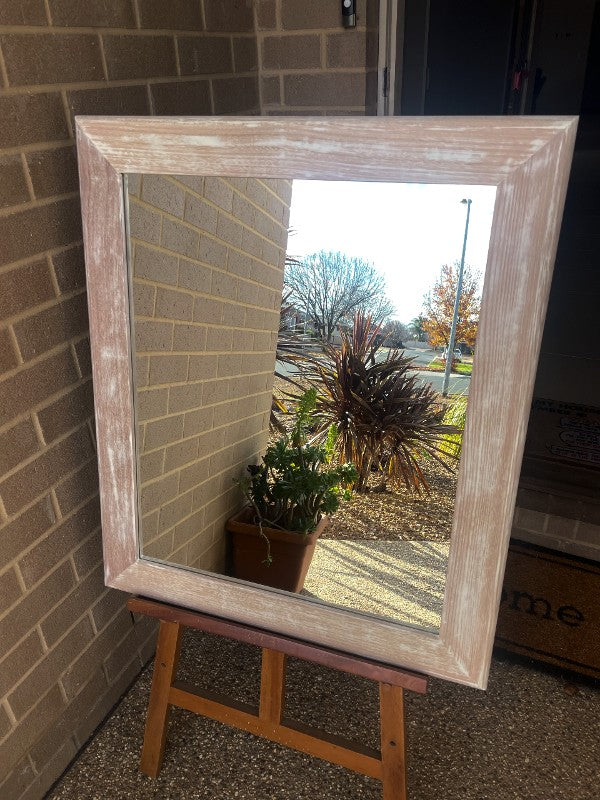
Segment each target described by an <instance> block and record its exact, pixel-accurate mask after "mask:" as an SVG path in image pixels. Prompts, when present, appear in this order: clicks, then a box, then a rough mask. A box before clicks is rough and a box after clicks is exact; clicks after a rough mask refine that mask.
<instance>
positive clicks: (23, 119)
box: [0, 92, 99, 147]
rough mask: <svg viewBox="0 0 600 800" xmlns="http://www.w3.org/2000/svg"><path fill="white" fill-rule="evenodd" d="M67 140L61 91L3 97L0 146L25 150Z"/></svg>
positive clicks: (67, 132) (0, 118)
mask: <svg viewBox="0 0 600 800" xmlns="http://www.w3.org/2000/svg"><path fill="white" fill-rule="evenodd" d="M98 113H99V112H98ZM68 138H69V129H68V127H67V121H66V118H65V112H64V109H63V104H62V99H61V96H60V94H59V93H58V92H52V93H49V94H19V95H12V96H4V97H0V147H19V146H21V147H22V146H23V145H26V144H34V143H36V142H55V141H62V140H64V139H68Z"/></svg>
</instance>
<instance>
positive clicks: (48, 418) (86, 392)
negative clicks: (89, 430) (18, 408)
mask: <svg viewBox="0 0 600 800" xmlns="http://www.w3.org/2000/svg"><path fill="white" fill-rule="evenodd" d="M93 413H94V395H93V389H92V382H91V381H89V380H88V381H86V382H85V383H83V384H81V385H80V386H76V387H75V388H74V389H72V390H71V391H70V392H69V393H68V394H65V395H63V396H62V397H60V398H59V399H58V400H56V401H55V402H53V403H51V404H50V405H48V406H46V407H45V408H43V409H42V410H41V411H39V412H38V419H39V422H40V426H41V428H42V433H43V434H44V439H45V440H46V443H47V444H50V443H51V442H53V441H54V439H57V438H58V437H59V436H62V435H63V434H64V433H66V432H67V431H69V430H71V429H72V428H74V427H76V426H77V425H81V423H82V422H84V421H85V420H86V419H87V418H88V417H90V416H92V415H93Z"/></svg>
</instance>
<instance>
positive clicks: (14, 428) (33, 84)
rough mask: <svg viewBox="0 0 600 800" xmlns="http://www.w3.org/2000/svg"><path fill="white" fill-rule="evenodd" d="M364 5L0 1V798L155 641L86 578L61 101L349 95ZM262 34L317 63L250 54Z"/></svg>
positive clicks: (73, 273) (83, 719)
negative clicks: (345, 14)
mask: <svg viewBox="0 0 600 800" xmlns="http://www.w3.org/2000/svg"><path fill="white" fill-rule="evenodd" d="M365 8H366V6H365V0H362V6H360V4H359V11H360V14H361V25H360V28H359V30H357V31H346V32H345V31H343V30H342V28H341V24H340V21H339V3H338V2H337V0H323V1H322V2H316V0H313V2H310V1H309V2H306V0H285V3H282V2H279V1H278V2H265V1H264V0H255V2H250V0H227V2H225V0H170V2H164V1H163V0H90V1H89V2H76V0H27V2H24V1H23V0H3V2H2V3H0V178H1V180H0V796H1V797H2V798H3V800H4V798H7V800H12V799H13V798H23V800H25V798H27V799H34V798H39V797H40V796H41V795H42V794H43V792H44V790H45V789H46V788H47V787H48V786H49V785H50V783H51V782H52V781H53V780H54V779H55V778H56V777H57V776H58V774H59V773H60V772H61V770H62V769H63V768H64V767H65V765H66V764H67V763H68V762H69V760H70V759H71V758H72V757H73V756H74V755H75V753H76V752H77V750H78V748H79V747H80V746H81V745H82V744H83V743H84V742H85V741H86V739H87V737H88V736H89V735H90V733H91V732H92V730H93V729H94V727H95V726H96V725H97V724H98V723H99V722H100V721H101V720H102V718H103V717H104V715H105V714H106V713H107V711H108V710H109V709H110V707H111V705H112V704H113V703H114V702H115V701H116V700H117V699H118V697H119V695H120V694H121V692H122V691H123V690H124V689H125V688H126V687H127V685H128V684H129V683H130V682H131V680H132V679H133V678H134V676H135V675H136V673H137V672H138V671H139V669H140V665H141V663H142V662H144V661H145V660H146V659H147V658H148V657H149V655H150V653H151V651H152V646H153V640H152V632H153V631H152V627H151V626H150V627H149V626H147V625H145V624H144V623H143V622H140V621H138V623H137V624H134V623H133V621H132V619H131V617H130V615H129V614H128V613H127V612H126V610H125V608H124V597H123V595H121V594H119V593H117V592H114V591H108V590H106V589H105V588H104V584H103V579H102V563H101V544H100V527H99V510H98V494H97V474H96V460H95V452H94V438H93V424H92V412H93V400H92V390H91V377H90V372H91V371H90V356H89V343H88V339H87V318H86V301H85V295H84V287H85V282H84V269H83V259H82V247H81V225H80V208H79V198H78V191H77V167H76V157H75V150H74V142H73V118H74V116H75V115H76V114H138V115H144V114H213V113H224V114H227V113H250V114H252V113H258V112H259V111H260V110H261V109H262V108H265V109H266V108H267V107H268V109H269V112H273V113H279V112H281V111H287V110H289V111H290V112H292V111H293V110H296V111H301V112H302V113H364V110H365V89H366V88H368V81H367V79H366V78H364V75H363V76H361V73H363V74H364V73H365V72H366V71H367V70H366V67H365V66H364V65H363V67H362V68H361V63H360V62H361V58H362V57H363V55H362V54H363V53H367V50H368V48H367V43H366V38H365V32H366V26H365V21H364V14H365ZM257 31H258V32H257ZM278 35H289V36H298V37H300V36H303V35H306V36H308V37H311V36H312V37H313V42H314V41H315V40H318V42H319V47H320V51H319V52H320V56H319V59H318V63H317V60H315V59H314V58H313V57H312V56H310V52H311V51H310V49H307V50H306V51H303V52H302V54H301V55H302V58H303V59H305V60H304V68H303V65H302V62H301V61H298V60H296V62H295V63H294V64H290V63H289V61H286V62H285V65H284V64H283V63H281V64H278V63H277V58H278V57H279V58H281V60H282V62H283V61H284V60H285V59H286V58H287V56H288V52H287V48H283V49H282V48H281V47H280V48H279V50H277V47H278V45H277V44H276V43H275V42H274V41H271V42H269V43H268V44H267V45H266V51H265V54H264V56H263V50H262V48H263V45H264V43H265V40H266V39H268V38H269V37H270V36H278ZM342 37H347V38H342ZM258 43H260V51H259V47H258ZM259 52H260V59H259ZM277 52H278V53H279V56H277ZM265 57H266V59H267V61H266V64H268V69H267V68H266V64H265ZM296 58H297V59H298V54H297V55H296ZM367 63H370V62H369V59H368V58H367V59H366V61H365V65H366V64H367ZM263 68H264V69H263ZM369 74H370V73H369ZM261 76H262V78H261ZM276 84H277V86H278V87H280V92H281V94H278V95H277V96H276V97H275V96H273V95H269V94H268V91H269V90H270V91H272V92H274V91H275V88H276ZM313 93H314V94H313Z"/></svg>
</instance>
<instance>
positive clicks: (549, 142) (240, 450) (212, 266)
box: [77, 117, 576, 688]
mask: <svg viewBox="0 0 600 800" xmlns="http://www.w3.org/2000/svg"><path fill="white" fill-rule="evenodd" d="M575 130H576V120H575V119H573V118H547V117H546V118H522V117H521V118H517V117H504V118H473V119H470V118H465V117H461V118H455V119H446V118H444V119H442V118H420V119H408V118H405V119H402V118H396V119H375V118H372V119H369V118H337V119H334V118H331V119H317V118H293V119H292V118H290V119H282V118H277V119H275V118H273V119H256V118H248V119H241V118H214V117H213V118H154V119H147V118H144V119H138V118H123V119H121V118H92V117H88V118H86V117H83V118H78V120H77V141H78V154H79V168H80V180H81V192H82V203H83V222H84V239H85V253H86V269H87V279H88V303H89V309H90V336H91V346H92V359H93V374H94V393H95V402H96V425H97V439H98V460H99V466H100V489H101V505H102V524H103V545H104V561H105V579H106V583H107V585H109V586H113V587H115V588H119V589H122V590H125V591H128V592H133V593H136V594H139V595H142V596H147V597H151V598H154V599H158V600H162V601H166V602H170V603H173V604H176V605H180V606H184V607H187V608H190V609H193V610H197V611H202V612H205V613H209V614H214V615H215V616H219V617H224V618H227V619H233V620H236V621H240V622H244V623H248V624H251V625H253V626H256V627H259V628H263V629H265V630H270V631H275V632H278V633H283V634H286V635H289V636H293V637H296V638H298V639H301V640H304V641H309V642H314V643H318V644H323V645H326V646H328V647H332V648H335V649H338V650H341V651H344V652H349V653H353V654H356V655H360V656H365V657H369V658H372V659H374V660H376V661H380V662H383V663H387V664H391V665H395V666H401V667H405V668H410V669H414V670H417V671H419V672H423V673H425V674H428V675H433V676H439V677H443V678H447V679H449V680H453V681H457V682H461V683H465V684H468V685H472V686H478V687H482V688H483V687H485V685H486V681H487V673H488V668H489V661H490V657H491V649H492V644H493V636H494V629H495V623H496V618H497V612H498V604H499V600H500V592H501V586H502V576H503V570H504V564H505V559H506V552H507V548H508V540H509V536H510V528H511V522H512V514H513V509H514V501H515V495H516V489H517V482H518V477H519V471H520V464H521V457H522V450H523V443H524V436H525V431H526V426H527V419H528V414H529V406H530V402H531V394H532V389H533V381H534V377H535V370H536V365H537V354H538V350H539V345H540V339H541V333H542V328H543V322H544V316H545V310H546V303H547V296H548V292H549V287H550V280H551V274H552V266H553V262H554V256H555V250H556V242H557V238H558V232H559V227H560V220H561V215H562V208H563V202H564V195H565V190H566V184H567V179H568V173H569V167H570V160H571V155H572V149H573V143H574V137H575ZM315 188H317V189H318V191H317V193H316V194H314V193H313V195H312V196H311V195H310V191H311V190H313V191H314V190H315ZM415 189H416V190H418V192H419V193H420V194H421V195H423V196H424V197H426V198H428V199H427V200H426V204H425V206H424V207H425V208H428V209H429V211H428V212H421V217H423V215H424V214H425V213H427V216H428V218H429V219H428V221H429V222H430V224H431V226H432V228H433V226H434V217H435V215H434V214H433V211H432V208H433V206H434V205H435V202H434V197H435V196H436V194H437V195H439V194H440V193H443V192H444V191H450V192H452V191H454V192H455V194H456V197H455V198H454V200H456V202H455V203H454V205H457V204H458V200H457V198H458V197H459V196H461V195H462V196H463V197H464V196H468V197H469V199H472V197H471V195H473V196H474V197H476V198H477V204H478V205H479V207H480V208H481V207H483V206H484V205H485V204H486V203H487V204H488V207H489V209H490V211H489V215H488V216H489V218H490V220H491V224H490V225H488V226H487V228H486V226H485V224H483V223H482V224H481V226H480V228H479V229H478V231H477V236H478V237H479V236H480V237H481V238H482V239H484V240H485V248H484V250H485V251H487V258H486V257H485V255H484V256H483V257H482V258H483V262H484V263H482V268H483V273H484V274H483V276H482V282H481V286H480V289H481V313H480V317H479V325H478V331H477V342H476V354H475V357H474V360H473V373H472V377H471V378H470V380H469V388H468V397H469V400H468V411H467V417H466V425H465V428H464V434H463V437H462V452H461V455H460V463H459V468H458V471H457V476H456V480H455V486H456V488H455V496H454V497H453V503H452V508H451V509H450V511H449V521H448V526H449V529H451V536H450V548H449V554H447V551H446V552H442V551H439V550H436V549H435V548H433V550H432V548H429V550H430V551H432V552H433V556H434V561H435V562H436V563H435V565H434V566H433V567H431V565H430V566H429V567H426V569H428V570H429V574H430V575H431V573H432V572H434V571H435V570H436V569H437V570H438V571H440V572H441V582H442V588H441V589H440V590H436V591H437V594H438V600H437V601H436V603H437V605H436V603H433V605H434V606H435V608H434V614H433V618H432V620H430V619H429V618H420V617H418V616H415V615H414V614H412V612H410V613H404V612H403V607H404V605H405V604H404V603H400V604H399V605H394V603H393V602H391V601H389V598H387V597H386V596H385V594H384V588H385V586H386V585H387V584H388V583H389V584H392V583H393V584H394V586H396V587H397V586H398V585H400V586H404V588H405V591H404V592H402V591H400V594H401V595H403V596H404V597H405V599H406V597H408V595H409V594H410V591H412V589H411V584H410V581H411V580H412V578H411V577H410V575H408V572H407V575H406V576H401V575H400V574H399V572H400V564H401V563H405V562H403V561H402V560H401V559H400V556H399V555H398V548H395V549H393V550H390V549H389V548H387V547H383V548H382V547H379V548H377V547H373V546H372V545H371V546H370V548H368V549H369V553H368V555H369V557H370V558H371V559H372V560H373V562H374V563H375V567H373V568H372V569H370V571H369V574H368V575H367V577H366V580H368V581H370V583H366V584H364V586H370V587H371V588H369V589H367V590H365V589H363V594H372V595H373V596H374V597H375V600H376V602H375V604H374V605H373V604H371V605H369V606H364V605H361V604H360V603H357V602H356V601H355V598H353V597H352V596H351V595H352V583H351V582H350V592H349V594H348V592H346V596H345V597H344V598H343V599H342V600H341V601H340V600H339V599H338V597H337V596H336V594H335V592H333V593H331V591H329V590H330V589H331V586H329V588H328V586H327V585H325V584H323V583H322V582H321V583H320V582H319V580H316V581H314V580H313V582H312V583H309V584H307V586H308V589H309V591H308V592H307V593H305V594H300V595H299V594H294V593H291V592H286V591H281V590H278V589H274V588H269V587H267V586H264V585H260V584H258V583H251V582H249V581H245V580H240V579H238V578H235V577H231V576H230V575H229V574H227V573H228V571H229V570H228V569H227V566H226V561H227V559H226V544H227V536H226V533H225V525H224V522H225V519H226V517H227V516H228V515H230V514H231V513H232V511H234V510H235V509H236V506H237V507H238V508H239V507H240V505H241V503H242V498H241V495H240V492H239V489H238V488H237V487H236V486H235V484H234V482H233V479H234V478H235V477H236V476H239V475H240V474H241V473H242V472H243V469H244V467H245V465H246V464H248V463H253V462H254V461H255V460H256V459H257V458H258V457H259V456H260V453H261V452H262V451H263V450H264V447H265V446H266V443H267V437H268V425H269V412H270V407H271V395H272V387H273V370H274V367H275V359H276V347H277V334H278V327H279V321H280V306H281V292H282V281H283V270H284V265H285V261H286V257H287V258H288V260H289V259H290V257H291V256H293V255H294V243H293V237H289V239H288V232H289V225H290V209H292V213H293V214H294V215H295V216H294V219H304V217H302V213H303V212H302V211H301V210H298V206H297V205H296V203H297V202H300V201H298V200H297V198H301V197H302V195H303V194H306V193H307V192H308V200H306V199H305V200H304V207H305V208H310V207H311V206H312V207H313V209H314V208H316V207H318V203H317V200H316V199H315V198H318V197H325V196H326V195H327V192H329V191H331V192H334V191H336V192H337V194H335V195H331V198H330V199H329V200H328V201H326V202H325V204H324V205H322V206H321V211H320V212H318V213H317V215H316V219H318V217H319V216H320V217H323V216H324V215H325V214H326V209H327V204H329V207H330V208H331V207H333V205H340V206H341V207H342V209H343V208H344V205H346V214H345V216H344V214H343V213H342V217H341V221H342V222H341V223H335V222H334V220H333V218H332V219H331V220H329V228H330V229H331V228H336V227H338V228H339V226H340V224H343V222H344V219H346V221H347V222H346V224H347V230H346V237H347V238H350V231H351V229H353V228H357V227H360V224H361V219H365V218H366V217H367V216H368V212H369V213H370V212H372V211H373V209H375V214H374V216H373V218H374V219H379V227H378V226H377V223H376V222H373V223H371V227H370V235H371V247H372V248H373V247H374V246H375V244H374V242H375V240H376V241H377V242H380V241H383V240H384V239H385V237H384V235H383V230H384V229H385V231H386V232H387V233H389V230H390V228H394V217H393V216H390V215H389V211H390V207H392V208H394V209H397V214H400V209H401V208H402V202H405V203H406V205H407V206H408V207H410V206H411V205H412V206H416V205H417V203H416V200H415V199H414V198H413V200H411V199H410V191H411V190H415ZM432 191H433V192H434V194H431V192H432ZM311 197H312V199H311ZM336 197H337V198H339V200H338V202H337V203H336V201H335V198H336ZM454 200H453V202H454ZM378 204H379V205H378ZM468 207H469V210H470V208H471V206H470V204H469V206H468ZM463 208H464V207H463ZM474 208H475V205H474ZM407 213H408V212H404V211H402V213H401V216H402V217H403V220H400V219H399V221H398V225H397V236H398V237H399V238H400V237H401V236H402V225H401V223H403V224H404V225H405V231H407V232H408V231H409V230H410V229H411V228H414V224H413V223H411V222H410V221H409V220H408V219H407V218H406V214H407ZM463 213H464V212H463ZM484 217H485V215H484ZM397 218H398V217H397ZM443 218H444V213H442V215H441V216H440V220H443ZM314 224H315V226H316V225H317V222H315V223H314ZM440 224H441V222H440ZM305 225H306V227H310V224H309V223H302V226H303V227H304V226H305ZM484 229H485V230H484ZM436 230H437V231H438V232H439V228H437V229H436ZM368 233H369V231H367V233H366V234H365V237H364V238H365V240H368V238H369V237H368ZM465 234H466V231H465ZM438 235H439V233H432V238H436V237H438ZM309 238H310V237H309ZM315 241H318V242H321V243H325V241H326V236H325V234H324V233H321V234H320V238H319V237H317V239H316V240H315ZM488 244H489V247H488V246H487V245H488ZM327 246H329V245H327ZM391 246H392V245H391V244H389V243H388V244H387V245H386V247H387V249H388V250H389V249H390V247H391ZM324 247H325V244H324ZM463 260H464V252H463ZM417 269H418V267H416V265H414V264H413V265H412V266H410V265H409V267H408V271H407V272H406V273H405V277H404V285H405V286H408V285H409V283H410V281H409V277H410V280H412V279H413V278H414V275H413V276H411V275H410V274H411V270H412V272H414V271H415V270H417ZM348 527H349V528H352V527H353V526H352V524H349V525H348ZM325 544H326V545H327V547H324V548H321V556H322V557H323V558H325V556H326V555H327V550H329V555H330V556H331V557H333V559H334V561H333V566H332V564H331V563H329V564H327V563H326V562H323V563H322V564H321V566H320V567H319V569H321V573H320V574H321V575H322V576H326V574H327V573H328V572H329V573H332V572H334V573H339V572H340V565H341V564H344V563H346V564H347V563H348V562H349V561H351V560H352V559H351V558H349V555H348V554H349V552H351V554H352V556H353V557H355V556H356V554H357V553H360V558H361V565H362V566H364V563H365V557H364V551H365V545H364V543H361V542H356V541H352V542H351V543H350V544H349V543H348V542H347V541H342V542H341V543H339V542H338V543H335V542H332V541H330V540H327V542H325ZM349 547H350V551H349V550H348V548H349ZM344 548H346V549H344ZM432 552H429V561H430V562H431V555H432ZM356 557H357V556H356ZM336 559H337V560H336ZM399 559H400V560H399ZM320 563H321V562H320ZM440 564H443V568H441V569H440V566H439V565H440ZM311 569H312V567H311ZM350 571H351V570H350ZM317 577H319V576H317ZM436 580H437V578H436ZM325 583H326V582H325ZM429 588H431V586H429ZM426 590H427V591H428V589H427V587H426ZM434 593H435V592H434ZM396 594H398V592H397V591H396ZM390 609H391V610H390Z"/></svg>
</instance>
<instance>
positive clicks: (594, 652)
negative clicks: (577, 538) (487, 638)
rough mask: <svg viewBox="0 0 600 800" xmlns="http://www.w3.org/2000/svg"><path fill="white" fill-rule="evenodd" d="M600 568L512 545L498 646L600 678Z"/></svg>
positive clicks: (505, 576) (499, 623)
mask: <svg viewBox="0 0 600 800" xmlns="http://www.w3.org/2000/svg"><path fill="white" fill-rule="evenodd" d="M599 597H600V564H597V563H595V562H593V561H588V560H586V559H582V558H576V557H574V556H567V555H564V554H558V553H556V552H554V551H552V550H546V549H545V548H542V547H536V546H535V545H529V544H527V543H525V542H515V541H513V542H511V545H510V548H509V551H508V559H507V562H506V572H505V574H504V587H503V589H502V599H501V602H500V613H499V616H498V626H497V628H496V642H495V644H496V647H497V648H499V649H501V650H506V651H509V652H512V653H517V654H519V655H523V656H528V657H529V658H532V659H534V660H535V661H542V662H546V663H548V664H553V665H555V666H558V667H562V668H563V669H568V670H570V671H572V672H578V673H581V674H582V675H589V676H591V677H594V678H600V603H599V602H598V598H599Z"/></svg>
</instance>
